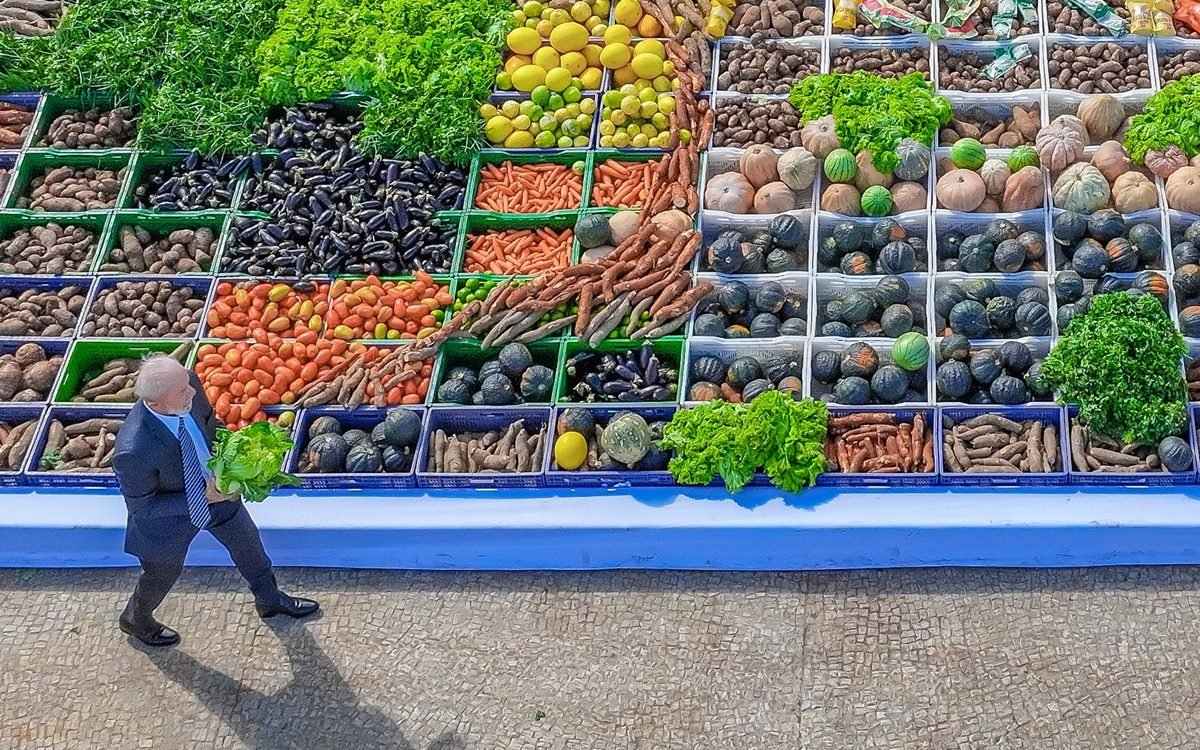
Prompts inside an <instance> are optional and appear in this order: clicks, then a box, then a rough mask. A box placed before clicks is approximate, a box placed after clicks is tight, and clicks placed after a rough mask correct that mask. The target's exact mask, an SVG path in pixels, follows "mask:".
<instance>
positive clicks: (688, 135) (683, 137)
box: [679, 128, 692, 143]
mask: <svg viewBox="0 0 1200 750" xmlns="http://www.w3.org/2000/svg"><path fill="white" fill-rule="evenodd" d="M691 140H692V131H690V130H688V129H687V128H680V129H679V142H680V143H689V142H690V141H691Z"/></svg>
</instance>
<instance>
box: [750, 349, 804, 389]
mask: <svg viewBox="0 0 1200 750" xmlns="http://www.w3.org/2000/svg"><path fill="white" fill-rule="evenodd" d="M759 365H760V367H761V368H762V372H763V377H765V378H766V379H767V380H770V381H771V382H772V383H778V382H779V381H781V380H783V379H784V378H797V377H800V375H802V374H803V372H804V365H803V364H802V363H801V362H800V360H799V358H797V357H789V356H785V355H783V354H770V355H767V356H765V357H763V358H762V361H761V362H760V363H759Z"/></svg>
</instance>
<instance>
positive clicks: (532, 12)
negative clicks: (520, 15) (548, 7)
mask: <svg viewBox="0 0 1200 750" xmlns="http://www.w3.org/2000/svg"><path fill="white" fill-rule="evenodd" d="M544 9H545V6H543V5H542V4H541V3H540V2H538V0H529V2H527V3H525V4H524V5H522V6H521V10H523V11H525V15H527V16H529V17H530V18H533V17H535V16H540V15H542V11H543V10H544Z"/></svg>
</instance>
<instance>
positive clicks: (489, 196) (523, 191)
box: [475, 162, 583, 214]
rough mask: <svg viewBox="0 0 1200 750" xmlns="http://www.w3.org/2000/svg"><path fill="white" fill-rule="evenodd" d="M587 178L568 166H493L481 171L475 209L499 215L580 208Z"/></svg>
mask: <svg viewBox="0 0 1200 750" xmlns="http://www.w3.org/2000/svg"><path fill="white" fill-rule="evenodd" d="M582 195H583V177H582V176H580V175H577V174H575V173H574V171H572V169H571V168H570V167H569V166H567V165H565V164H513V163H511V162H503V163H502V164H500V165H495V164H489V165H486V166H485V167H484V168H483V169H482V170H480V181H479V189H478V190H477V191H476V195H475V207H476V208H482V209H484V210H487V211H497V212H499V213H516V214H529V213H543V212H546V211H559V210H563V209H570V208H578V207H579V204H580V201H581V197H582Z"/></svg>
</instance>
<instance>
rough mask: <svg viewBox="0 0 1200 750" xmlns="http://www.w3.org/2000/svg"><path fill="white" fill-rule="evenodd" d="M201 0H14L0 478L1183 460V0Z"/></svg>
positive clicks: (1199, 292)
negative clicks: (158, 450)
mask: <svg viewBox="0 0 1200 750" xmlns="http://www.w3.org/2000/svg"><path fill="white" fill-rule="evenodd" d="M177 5H178V6H179V7H178V11H179V12H178V13H177V14H173V15H172V14H167V15H168V16H170V17H164V15H163V14H161V13H155V9H154V7H152V4H151V3H149V2H147V0H78V2H74V3H70V4H67V5H65V6H60V4H59V3H56V2H49V1H47V0H0V483H5V484H10V485H11V484H18V485H19V484H34V485H43V486H72V485H74V486H93V485H96V484H107V485H110V486H111V485H112V484H113V483H114V478H113V476H112V473H111V469H110V468H109V467H110V462H111V450H112V443H113V440H114V436H115V434H116V431H117V430H118V429H119V426H120V424H121V420H122V418H123V416H124V414H125V413H126V411H127V409H128V408H129V406H128V405H129V404H130V403H131V402H133V401H134V394H133V382H134V379H135V378H136V374H137V371H138V367H139V363H140V361H141V358H142V357H143V356H145V355H147V354H150V353H155V352H159V353H167V354H169V355H170V356H173V357H176V358H177V359H179V360H180V361H181V362H183V363H184V364H185V365H186V366H187V367H189V368H191V369H193V370H194V371H195V372H196V373H197V375H198V376H199V378H200V382H201V384H202V387H203V389H204V393H205V395H206V396H207V397H208V398H209V400H210V401H211V402H212V403H213V405H214V408H215V410H216V413H217V416H218V418H219V419H220V420H221V421H222V422H223V423H224V424H225V425H226V426H227V427H228V428H229V430H231V431H233V432H229V433H228V434H226V433H223V434H222V438H221V442H220V443H219V446H218V449H217V450H216V451H215V455H218V458H219V460H218V462H217V463H218V464H219V465H220V467H221V468H220V471H219V472H218V473H219V475H220V477H221V479H220V481H221V482H222V483H223V486H226V487H239V488H242V489H243V491H244V492H245V493H246V495H247V497H248V498H249V499H254V500H258V499H262V498H263V497H266V496H267V495H268V494H269V493H270V492H272V491H274V490H276V489H279V488H281V487H286V486H292V485H294V483H295V482H296V481H300V482H301V486H302V487H303V486H306V485H307V486H309V487H312V488H315V489H331V490H338V489H343V488H412V487H425V488H471V487H508V488H524V489H528V490H536V489H537V488H540V487H609V486H616V485H634V486H637V485H639V484H642V485H660V486H661V485H679V486H685V485H709V484H723V486H724V487H726V488H727V489H728V490H729V491H730V492H735V491H738V490H740V489H741V488H743V487H747V486H754V485H773V486H775V487H777V488H779V489H781V490H784V491H786V492H788V493H796V492H802V491H803V490H804V489H805V488H806V487H810V486H813V485H816V484H825V485H830V486H836V487H845V488H854V487H857V486H861V485H863V484H866V485H869V486H880V485H895V486H921V485H938V484H946V485H958V486H991V485H999V484H1012V483H1014V482H1015V483H1017V484H1018V485H1019V484H1021V483H1022V482H1030V483H1036V484H1040V485H1046V484H1071V483H1076V484H1081V485H1094V484H1121V483H1132V484H1187V483H1194V482H1195V481H1196V477H1197V475H1196V471H1197V466H1198V465H1200V456H1198V454H1197V453H1196V446H1197V435H1196V433H1195V429H1196V427H1195V424H1196V417H1195V414H1194V413H1193V412H1194V410H1195V409H1196V408H1200V96H1198V95H1197V92H1200V41H1197V40H1198V39H1200V33H1198V32H1200V19H1197V18H1193V17H1192V14H1191V13H1190V11H1189V8H1191V5H1190V4H1188V3H1182V2H1181V3H1180V4H1178V5H1175V6H1171V4H1170V3H1167V4H1165V5H1164V4H1163V3H1158V4H1152V3H1140V2H1134V1H1133V0H1131V2H1129V3H1128V4H1126V3H1123V2H1117V3H1112V4H1105V3H1092V4H1086V3H1084V4H1080V3H1076V2H1068V3H1060V2H1052V1H1050V0H1042V2H1035V3H1024V2H1020V3H1004V2H1000V3H997V2H993V1H992V0H985V1H984V2H976V3H969V2H959V1H957V0H950V1H949V2H940V3H931V2H923V1H918V0H891V1H890V2H879V1H878V0H863V1H862V2H856V1H855V0H837V1H836V2H834V1H832V0H830V1H828V2H812V1H811V0H803V1H799V0H741V1H738V2H735V1H734V0H706V1H705V2H692V0H617V1H616V2H611V0H579V1H577V2H568V1H566V0H550V1H549V2H542V1H541V0H526V1H525V2H519V3H513V2H511V0H449V2H446V1H445V0H443V2H441V3H438V4H434V3H431V2H429V0H389V1H388V2H384V3H377V2H366V1H365V0H322V2H318V3H309V2H304V1H302V0H252V1H251V2H249V3H245V2H240V3H233V2H232V0H178V2H177ZM1166 6H1171V7H1166ZM218 49H220V50H222V51H221V52H219V53H218V52H217V50H218ZM247 456H253V457H254V458H253V460H251V459H248V458H245V457H247ZM297 478H298V479H297Z"/></svg>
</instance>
